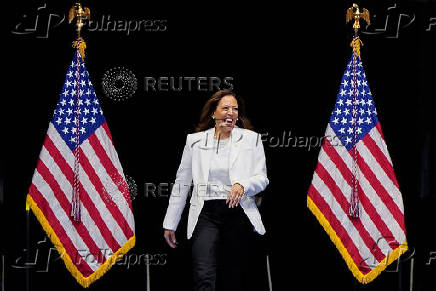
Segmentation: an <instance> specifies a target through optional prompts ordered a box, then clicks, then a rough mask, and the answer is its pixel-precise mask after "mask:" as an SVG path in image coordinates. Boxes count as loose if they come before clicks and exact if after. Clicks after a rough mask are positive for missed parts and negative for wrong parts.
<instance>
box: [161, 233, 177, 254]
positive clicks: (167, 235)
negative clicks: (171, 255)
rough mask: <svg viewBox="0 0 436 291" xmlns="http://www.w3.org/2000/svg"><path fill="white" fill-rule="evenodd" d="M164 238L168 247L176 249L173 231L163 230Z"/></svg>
mask: <svg viewBox="0 0 436 291" xmlns="http://www.w3.org/2000/svg"><path fill="white" fill-rule="evenodd" d="M164 237H165V240H166V241H167V243H168V245H169V246H170V247H172V248H173V249H174V248H176V247H177V241H176V232H175V231H174V230H171V229H165V231H164Z"/></svg>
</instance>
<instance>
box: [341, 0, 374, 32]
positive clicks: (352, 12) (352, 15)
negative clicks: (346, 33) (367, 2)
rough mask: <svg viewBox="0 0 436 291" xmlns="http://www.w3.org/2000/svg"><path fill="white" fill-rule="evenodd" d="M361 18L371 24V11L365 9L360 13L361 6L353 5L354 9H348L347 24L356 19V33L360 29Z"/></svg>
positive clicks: (354, 26)
mask: <svg viewBox="0 0 436 291" xmlns="http://www.w3.org/2000/svg"><path fill="white" fill-rule="evenodd" d="M360 18H362V19H363V20H365V22H366V23H367V24H370V19H369V11H368V10H367V9H365V8H363V11H362V12H360V10H359V6H358V5H357V4H353V7H350V8H348V9H347V14H346V22H347V23H348V22H350V21H351V20H353V19H354V24H353V28H354V31H355V32H356V33H357V30H358V29H359V28H360V24H359V20H360Z"/></svg>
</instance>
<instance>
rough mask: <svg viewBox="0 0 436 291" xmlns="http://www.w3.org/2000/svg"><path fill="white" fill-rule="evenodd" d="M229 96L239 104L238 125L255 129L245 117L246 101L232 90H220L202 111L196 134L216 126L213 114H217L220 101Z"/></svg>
mask: <svg viewBox="0 0 436 291" xmlns="http://www.w3.org/2000/svg"><path fill="white" fill-rule="evenodd" d="M228 95H231V96H233V97H234V98H235V99H236V101H237V102H238V120H237V121H236V125H237V126H239V127H242V128H246V129H253V127H252V126H251V122H250V120H248V118H247V117H246V116H245V103H244V100H243V99H242V98H240V97H238V96H237V95H236V94H235V93H233V92H232V91H230V90H220V91H218V92H216V93H215V94H213V95H212V97H211V98H209V100H207V102H206V104H204V106H203V109H202V110H201V115H200V121H199V122H198V124H197V127H196V128H195V132H199V131H203V130H206V129H209V128H211V127H214V126H215V122H214V120H213V118H212V114H213V113H214V112H215V110H216V108H217V106H218V103H219V102H220V100H221V99H222V98H223V97H224V96H228Z"/></svg>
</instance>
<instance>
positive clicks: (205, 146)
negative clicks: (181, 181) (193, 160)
mask: <svg viewBox="0 0 436 291" xmlns="http://www.w3.org/2000/svg"><path fill="white" fill-rule="evenodd" d="M213 134H214V128H213V127H212V128H210V129H208V130H206V131H205V132H204V134H203V137H202V138H201V140H200V141H199V144H198V148H199V150H200V160H201V162H200V166H201V168H202V169H201V170H202V174H203V178H204V181H203V182H204V183H207V181H208V179H209V167H210V158H211V155H212V153H213V143H214V137H213Z"/></svg>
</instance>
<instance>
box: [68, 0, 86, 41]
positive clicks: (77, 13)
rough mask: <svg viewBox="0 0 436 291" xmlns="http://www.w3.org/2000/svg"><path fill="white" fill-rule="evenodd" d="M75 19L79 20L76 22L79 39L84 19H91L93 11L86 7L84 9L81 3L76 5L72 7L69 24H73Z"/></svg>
mask: <svg viewBox="0 0 436 291" xmlns="http://www.w3.org/2000/svg"><path fill="white" fill-rule="evenodd" d="M74 18H77V21H76V30H77V35H78V37H77V38H80V31H81V29H82V26H83V21H82V20H83V18H86V19H88V20H89V19H91V11H90V10H89V8H88V7H84V8H83V9H82V6H81V5H80V3H76V4H75V5H74V6H73V7H71V9H70V12H69V13H68V23H71V21H73V19H74Z"/></svg>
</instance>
